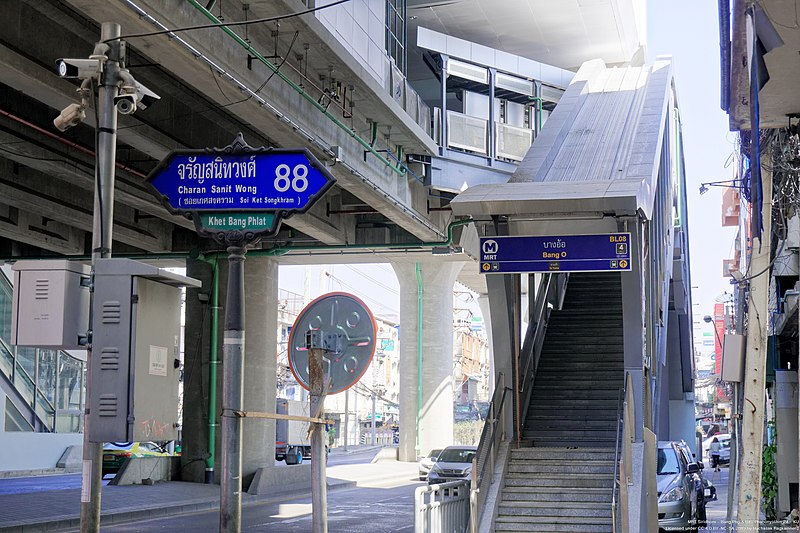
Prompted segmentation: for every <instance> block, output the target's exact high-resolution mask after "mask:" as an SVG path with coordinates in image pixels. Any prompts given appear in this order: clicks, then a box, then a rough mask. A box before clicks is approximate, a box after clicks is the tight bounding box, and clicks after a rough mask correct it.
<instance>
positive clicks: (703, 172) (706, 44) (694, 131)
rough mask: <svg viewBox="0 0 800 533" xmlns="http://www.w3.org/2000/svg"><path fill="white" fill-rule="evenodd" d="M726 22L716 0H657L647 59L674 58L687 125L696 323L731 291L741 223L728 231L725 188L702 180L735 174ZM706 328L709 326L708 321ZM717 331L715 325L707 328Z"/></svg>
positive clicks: (650, 19) (651, 17)
mask: <svg viewBox="0 0 800 533" xmlns="http://www.w3.org/2000/svg"><path fill="white" fill-rule="evenodd" d="M718 28H719V26H718V18H717V3H716V2H708V1H704V2H698V1H696V0H669V1H664V0H650V1H649V2H648V45H649V46H648V58H649V59H650V60H652V59H654V58H655V57H656V56H658V55H671V56H672V58H673V68H674V71H673V72H674V75H675V83H676V86H677V92H678V104H679V106H680V110H681V122H682V124H683V149H684V154H685V163H686V181H687V196H688V203H689V253H690V257H691V275H692V286H693V287H696V288H695V289H693V290H692V299H693V304H695V305H694V306H693V315H694V320H695V321H697V320H700V321H701V323H702V318H703V316H704V315H713V314H714V303H715V298H716V297H717V296H719V295H721V294H722V293H723V292H725V291H727V292H729V293H730V292H732V286H731V285H730V283H729V278H724V277H723V276H722V261H723V259H727V258H732V257H733V245H734V238H735V236H736V228H730V227H729V228H723V227H722V226H721V221H722V207H721V205H722V193H723V191H724V189H723V188H721V187H710V189H709V191H708V192H707V193H705V194H704V195H702V196H701V195H700V194H699V189H700V184H701V183H707V182H712V181H723V180H729V179H731V178H733V151H734V148H735V144H734V143H735V139H736V136H735V134H734V133H732V132H730V131H729V128H728V116H727V115H726V114H725V113H724V112H723V111H722V110H721V109H720V105H719V102H720V90H719V86H720V77H719V29H718ZM703 327H704V329H705V328H706V327H707V326H705V324H703ZM707 329H708V330H709V331H711V328H710V327H707Z"/></svg>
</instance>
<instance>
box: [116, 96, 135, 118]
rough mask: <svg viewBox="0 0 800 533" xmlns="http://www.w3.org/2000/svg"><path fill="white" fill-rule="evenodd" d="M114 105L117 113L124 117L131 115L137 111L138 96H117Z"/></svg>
mask: <svg viewBox="0 0 800 533" xmlns="http://www.w3.org/2000/svg"><path fill="white" fill-rule="evenodd" d="M114 105H115V106H117V111H119V112H120V113H122V114H123V115H130V114H132V113H134V112H135V111H136V95H134V94H121V95H119V96H115V97H114Z"/></svg>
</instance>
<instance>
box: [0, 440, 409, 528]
mask: <svg viewBox="0 0 800 533" xmlns="http://www.w3.org/2000/svg"><path fill="white" fill-rule="evenodd" d="M367 448H368V447H360V449H354V450H353V451H350V450H348V452H346V453H356V452H365V451H367ZM377 448H379V447H376V449H377ZM331 453H332V454H333V453H334V450H331ZM335 453H336V454H339V453H345V452H343V451H341V452H335ZM287 468H291V467H287ZM416 474H417V465H416V463H400V462H397V461H391V460H381V461H379V462H376V463H366V464H350V465H337V466H330V467H328V468H327V477H328V490H329V491H331V490H342V489H348V488H354V487H356V486H361V487H369V486H371V485H379V484H385V483H387V482H396V483H404V482H411V481H415V480H416ZM219 491H220V488H219V485H205V484H201V483H186V482H180V481H170V482H163V483H156V484H154V485H126V486H112V485H108V486H104V487H103V492H102V497H101V524H102V525H110V524H116V523H121V522H129V521H132V520H136V519H139V518H155V517H159V516H170V515H176V514H181V513H190V512H197V511H205V510H210V509H217V508H218V507H219ZM308 495H309V493H308V491H307V490H297V491H293V492H279V489H278V488H276V489H275V491H274V492H271V493H269V494H264V495H258V496H254V495H251V494H247V493H243V494H242V506H248V505H257V504H262V503H270V502H278V501H287V500H292V499H295V498H302V497H308ZM80 498H81V491H80V489H66V490H55V491H45V492H35V493H25V494H8V495H3V496H0V533H10V532H12V531H13V532H15V533H20V532H21V533H33V532H43V531H58V530H62V529H74V528H77V527H78V526H79V525H80V501H81V499H80Z"/></svg>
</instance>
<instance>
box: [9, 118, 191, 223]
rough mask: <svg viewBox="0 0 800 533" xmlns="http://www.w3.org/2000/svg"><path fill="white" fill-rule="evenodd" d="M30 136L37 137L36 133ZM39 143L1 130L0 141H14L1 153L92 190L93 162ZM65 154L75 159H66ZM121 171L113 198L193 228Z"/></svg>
mask: <svg viewBox="0 0 800 533" xmlns="http://www.w3.org/2000/svg"><path fill="white" fill-rule="evenodd" d="M33 137H36V136H35V135H34V136H33ZM39 137H40V139H37V140H40V142H38V143H37V145H34V144H30V139H27V138H25V137H22V136H19V135H17V134H12V133H7V132H5V131H0V144H13V145H14V153H9V152H3V156H4V157H6V158H8V159H10V160H12V161H16V162H17V163H20V164H22V165H25V166H28V167H30V168H34V169H36V170H38V171H40V172H42V173H44V174H47V175H49V176H51V177H54V178H58V179H61V180H63V181H65V182H67V183H68V184H69V185H70V186H72V187H79V188H81V189H83V190H86V191H94V175H93V170H92V169H93V168H94V162H93V161H92V162H89V161H86V160H84V159H83V157H82V155H78V154H76V153H75V150H71V153H69V152H70V149H69V148H67V147H65V149H64V151H65V152H68V155H67V156H65V155H62V153H59V152H58V151H56V149H55V148H51V147H50V143H49V142H48V141H46V140H45V139H44V137H43V136H39ZM67 157H69V158H72V159H74V160H75V161H74V162H73V161H69V160H68V159H67ZM123 174H124V173H123V172H118V175H117V180H116V184H115V185H116V187H115V194H116V200H117V201H118V202H122V203H124V204H126V205H128V206H130V207H132V208H134V209H138V210H140V211H142V212H144V213H147V214H148V215H153V216H155V217H158V218H161V219H163V220H167V221H169V222H171V223H173V224H175V225H176V226H181V227H184V228H187V229H191V230H194V224H193V223H192V222H191V221H189V220H186V219H185V218H184V217H180V216H176V215H171V214H169V213H168V212H167V210H166V209H164V207H163V206H162V205H160V204H158V203H156V199H155V198H154V197H153V196H152V195H151V194H150V193H149V192H148V191H147V190H146V189H145V188H144V186H141V185H140V186H138V187H136V186H134V185H131V184H128V183H126V181H125V179H124V177H123Z"/></svg>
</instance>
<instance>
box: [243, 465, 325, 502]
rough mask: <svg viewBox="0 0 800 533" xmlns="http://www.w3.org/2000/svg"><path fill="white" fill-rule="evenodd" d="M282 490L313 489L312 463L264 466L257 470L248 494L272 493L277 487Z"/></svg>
mask: <svg viewBox="0 0 800 533" xmlns="http://www.w3.org/2000/svg"><path fill="white" fill-rule="evenodd" d="M276 487H280V489H281V491H287V492H288V491H294V490H308V491H310V490H311V465H310V464H301V465H292V466H287V467H283V466H264V467H261V468H259V469H258V470H256V475H255V477H254V478H253V482H252V483H250V487H249V488H248V489H247V493H248V494H253V495H258V494H270V493H274V492H275V488H276Z"/></svg>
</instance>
